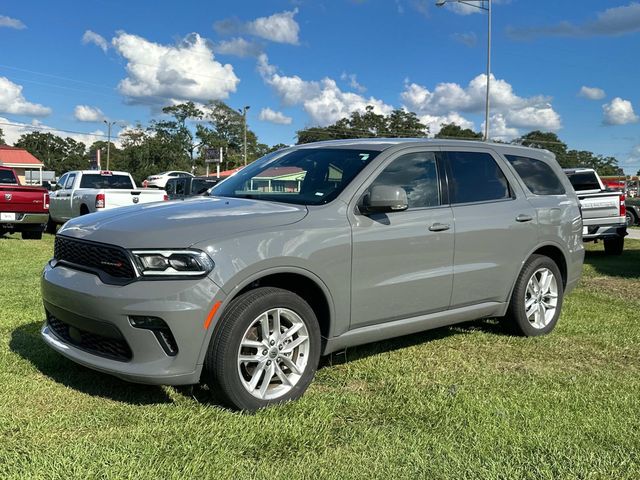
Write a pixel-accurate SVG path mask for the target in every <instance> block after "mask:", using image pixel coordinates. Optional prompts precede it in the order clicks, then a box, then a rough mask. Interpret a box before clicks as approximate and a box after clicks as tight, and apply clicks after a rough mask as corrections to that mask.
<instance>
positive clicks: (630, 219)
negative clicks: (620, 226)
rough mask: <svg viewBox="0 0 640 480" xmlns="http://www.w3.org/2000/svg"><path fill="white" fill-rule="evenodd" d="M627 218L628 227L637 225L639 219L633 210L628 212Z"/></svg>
mask: <svg viewBox="0 0 640 480" xmlns="http://www.w3.org/2000/svg"><path fill="white" fill-rule="evenodd" d="M626 218H627V227H631V226H633V225H635V224H636V223H638V217H636V214H635V213H634V212H633V211H632V210H627V213H626Z"/></svg>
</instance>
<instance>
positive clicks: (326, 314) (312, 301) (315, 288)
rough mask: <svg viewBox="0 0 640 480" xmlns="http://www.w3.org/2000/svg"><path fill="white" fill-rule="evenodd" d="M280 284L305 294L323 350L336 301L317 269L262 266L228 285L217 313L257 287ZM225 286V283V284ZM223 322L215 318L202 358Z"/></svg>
mask: <svg viewBox="0 0 640 480" xmlns="http://www.w3.org/2000/svg"><path fill="white" fill-rule="evenodd" d="M265 286H270V287H278V288H283V289H285V290H289V291H291V292H293V293H295V294H297V295H299V296H300V297H301V298H303V299H304V300H305V301H306V302H307V303H308V304H309V306H310V307H311V309H312V310H313V311H314V313H315V314H316V318H317V319H318V325H319V327H320V334H321V336H322V338H321V343H322V351H324V349H325V345H326V343H327V339H328V338H330V337H331V336H332V335H333V327H334V319H335V305H334V301H333V297H332V296H331V293H330V291H329V288H328V287H327V285H326V284H325V283H324V282H323V281H322V280H321V279H320V278H319V277H318V276H317V275H315V274H314V273H312V272H310V271H309V270H306V269H304V268H301V267H295V266H289V267H277V268H269V269H266V270H261V271H259V272H256V273H253V274H252V275H250V276H248V277H246V278H244V279H242V280H241V281H239V282H237V283H236V284H235V285H233V286H232V287H231V288H230V289H229V294H228V296H227V297H226V298H225V300H224V303H223V309H222V311H221V312H219V313H218V314H217V315H216V317H217V318H222V316H223V315H224V313H225V310H226V309H227V308H228V307H229V305H230V304H231V302H233V300H234V299H236V298H237V297H238V296H239V295H242V294H243V293H245V292H248V291H250V290H253V289H255V288H258V287H265ZM225 287H226V285H225ZM219 325H220V322H219V321H218V322H216V324H215V326H214V328H212V329H211V330H212V331H211V333H210V335H209V336H208V337H207V338H206V340H205V342H204V344H203V346H202V351H201V352H200V358H201V359H202V358H204V355H205V354H206V350H207V348H208V347H209V343H210V342H211V339H212V338H213V337H214V336H215V335H216V333H217V331H218V327H219Z"/></svg>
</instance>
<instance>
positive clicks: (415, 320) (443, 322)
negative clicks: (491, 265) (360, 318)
mask: <svg viewBox="0 0 640 480" xmlns="http://www.w3.org/2000/svg"><path fill="white" fill-rule="evenodd" d="M505 309H506V304H505V303H503V302H485V303H480V304H478V305H470V306H466V307H461V308H456V309H454V310H445V311H442V312H436V313H430V314H428V315H421V316H419V317H412V318H405V319H402V320H395V321H393V322H386V323H379V324H377V325H369V326H366V327H360V328H356V329H354V330H349V331H348V332H346V333H343V334H342V335H340V336H339V337H333V338H329V339H327V342H326V344H325V347H324V351H323V352H322V354H323V355H328V354H329V353H333V352H336V351H338V350H342V349H344V348H347V347H354V346H356V345H363V344H365V343H371V342H378V341H380V340H386V339H389V338H394V337H401V336H403V335H410V334H412V333H417V332H422V331H424V330H431V329H432V328H439V327H444V326H447V325H454V324H456V323H461V322H468V321H470V320H477V319H480V318H486V317H492V316H500V315H503V314H504V311H505Z"/></svg>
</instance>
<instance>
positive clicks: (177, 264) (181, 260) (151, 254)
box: [131, 250, 214, 277]
mask: <svg viewBox="0 0 640 480" xmlns="http://www.w3.org/2000/svg"><path fill="white" fill-rule="evenodd" d="M131 253H133V256H134V258H135V260H136V266H137V267H138V271H139V272H140V274H141V275H142V276H143V277H159V276H198V275H206V274H207V273H209V272H210V271H211V270H213V266H214V265H213V260H211V259H210V258H209V256H208V255H207V254H206V253H204V252H201V251H200V250H134V251H133V252H131Z"/></svg>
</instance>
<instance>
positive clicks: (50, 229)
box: [45, 215, 58, 235]
mask: <svg viewBox="0 0 640 480" xmlns="http://www.w3.org/2000/svg"><path fill="white" fill-rule="evenodd" d="M57 227H58V225H57V224H56V222H54V221H53V219H52V218H51V215H49V220H47V226H46V228H45V232H47V233H50V234H51V235H55V234H56V228H57Z"/></svg>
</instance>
